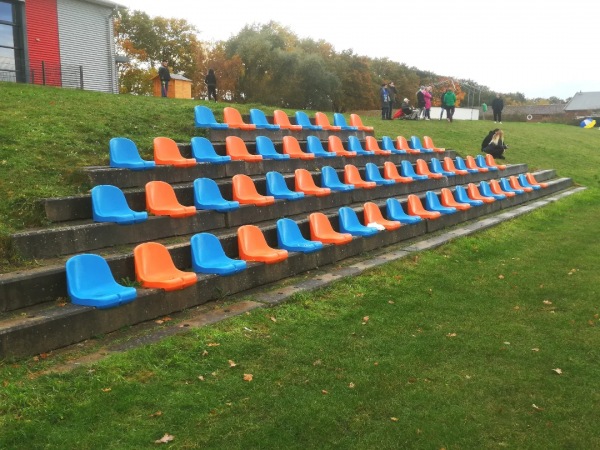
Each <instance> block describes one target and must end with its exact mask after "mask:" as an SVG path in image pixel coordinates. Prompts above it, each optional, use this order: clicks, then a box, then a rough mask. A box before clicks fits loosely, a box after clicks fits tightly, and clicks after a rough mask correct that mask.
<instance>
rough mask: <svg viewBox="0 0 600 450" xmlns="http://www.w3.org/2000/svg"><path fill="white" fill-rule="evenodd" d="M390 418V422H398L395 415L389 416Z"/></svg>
mask: <svg viewBox="0 0 600 450" xmlns="http://www.w3.org/2000/svg"><path fill="white" fill-rule="evenodd" d="M390 420H391V421H392V422H398V418H397V417H390Z"/></svg>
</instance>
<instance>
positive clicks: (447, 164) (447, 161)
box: [442, 156, 469, 175]
mask: <svg viewBox="0 0 600 450" xmlns="http://www.w3.org/2000/svg"><path fill="white" fill-rule="evenodd" d="M442 167H443V168H444V170H447V171H448V172H454V173H455V174H456V175H467V174H468V173H469V172H468V171H467V170H462V169H459V168H457V167H456V166H455V165H454V161H453V160H452V158H450V157H449V156H446V157H445V158H444V164H443V166H442Z"/></svg>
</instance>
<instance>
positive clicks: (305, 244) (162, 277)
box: [66, 174, 546, 308]
mask: <svg viewBox="0 0 600 450" xmlns="http://www.w3.org/2000/svg"><path fill="white" fill-rule="evenodd" d="M525 179H526V181H527V183H525V184H520V183H519V181H520V180H519V179H518V178H517V177H510V179H508V180H507V179H506V178H502V179H500V180H491V181H490V182H489V183H488V182H486V181H481V182H480V183H479V186H477V185H475V184H474V183H470V184H468V185H467V187H466V188H465V187H464V186H461V185H458V186H456V187H455V190H454V192H452V191H451V190H450V189H448V188H443V189H442V190H441V192H440V194H439V196H438V194H436V193H435V192H432V191H427V192H426V193H425V205H423V203H422V202H421V199H420V198H419V197H418V196H417V195H415V194H410V195H409V196H408V198H407V203H406V212H405V211H404V209H403V207H402V204H401V203H400V201H399V200H398V199H396V198H388V199H387V200H386V211H387V218H384V217H383V214H382V212H381V209H380V208H379V206H377V205H376V204H375V203H373V202H367V203H365V204H364V206H363V217H364V223H361V221H360V219H359V217H358V215H357V213H356V211H355V210H354V209H352V208H350V207H348V206H343V207H341V208H340V209H339V211H338V218H339V221H338V222H339V231H336V230H335V229H334V228H333V226H332V224H331V222H330V220H329V218H328V217H327V216H326V215H325V214H324V213H321V212H315V213H312V214H310V215H309V225H310V240H309V239H306V238H304V236H303V235H302V232H301V230H300V228H299V226H298V224H297V223H296V222H295V221H293V220H291V219H288V218H282V219H279V220H278V221H277V240H278V246H279V248H272V247H270V246H269V245H268V243H267V241H266V239H265V237H264V235H263V233H262V231H261V230H260V228H258V227H257V226H255V225H243V226H241V227H239V228H238V233H237V235H238V252H239V256H240V258H241V260H236V259H232V258H230V257H228V256H227V255H226V254H225V251H224V250H223V247H222V245H221V243H220V241H219V240H218V238H217V237H216V236H214V235H213V234H210V233H199V234H196V235H194V236H193V237H192V238H191V240H190V247H191V253H192V269H193V272H185V271H182V270H180V269H178V268H177V267H176V266H175V264H174V263H173V260H172V258H171V256H170V254H169V251H168V249H167V248H166V247H165V246H163V245H162V244H160V243H157V242H148V243H144V244H140V245H138V246H137V247H135V249H134V252H133V253H134V262H135V272H136V278H137V280H138V281H139V282H140V283H141V285H142V286H143V287H145V288H160V289H164V290H167V291H169V290H175V289H183V288H185V287H188V286H191V285H192V284H194V283H196V281H197V275H196V274H197V273H203V274H216V275H230V274H234V273H237V272H240V271H242V270H244V269H245V268H246V261H257V262H263V263H266V264H273V263H276V262H280V261H283V260H284V259H286V258H287V256H288V252H289V251H293V252H302V253H310V252H314V251H317V250H319V249H321V248H322V247H323V244H335V245H343V244H346V243H348V242H350V241H351V240H352V238H353V236H362V237H367V236H372V235H374V234H377V233H378V232H379V231H383V230H395V229H397V228H399V227H400V226H401V225H402V224H413V223H417V222H420V221H421V220H434V219H437V218H439V217H441V216H442V215H444V214H454V213H456V212H457V211H462V210H466V209H469V208H471V207H473V206H480V205H483V204H485V203H492V202H494V201H497V200H502V199H505V198H507V197H512V196H515V195H519V194H523V193H524V192H526V191H531V190H533V189H541V188H544V187H546V184H545V183H543V184H540V183H537V181H535V178H534V177H533V175H532V174H527V176H526V177H525ZM66 273H67V288H68V293H69V296H70V298H71V301H72V302H73V303H75V304H79V305H84V306H94V307H97V308H110V307H114V306H118V305H122V304H125V303H128V302H130V301H132V300H134V299H135V298H136V296H137V291H136V290H135V288H132V287H127V286H123V285H121V284H119V283H117V282H116V281H115V279H114V277H113V275H112V273H111V271H110V268H109V266H108V263H107V262H106V260H104V258H102V257H101V256H98V255H94V254H82V255H77V256H74V257H72V258H70V259H69V260H68V261H67V263H66Z"/></svg>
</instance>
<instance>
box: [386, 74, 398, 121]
mask: <svg viewBox="0 0 600 450" xmlns="http://www.w3.org/2000/svg"><path fill="white" fill-rule="evenodd" d="M396 93H397V90H396V86H395V85H394V82H393V81H390V82H389V83H388V95H389V97H390V103H389V105H388V109H387V119H388V120H392V110H393V109H394V102H395V100H396Z"/></svg>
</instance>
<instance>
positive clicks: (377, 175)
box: [365, 162, 396, 186]
mask: <svg viewBox="0 0 600 450" xmlns="http://www.w3.org/2000/svg"><path fill="white" fill-rule="evenodd" d="M365 180H367V181H374V182H375V183H376V184H377V186H386V185H391V184H396V182H395V181H394V180H388V179H387V178H383V176H382V175H381V172H380V171H379V167H377V164H375V163H372V162H368V163H367V164H365Z"/></svg>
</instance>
